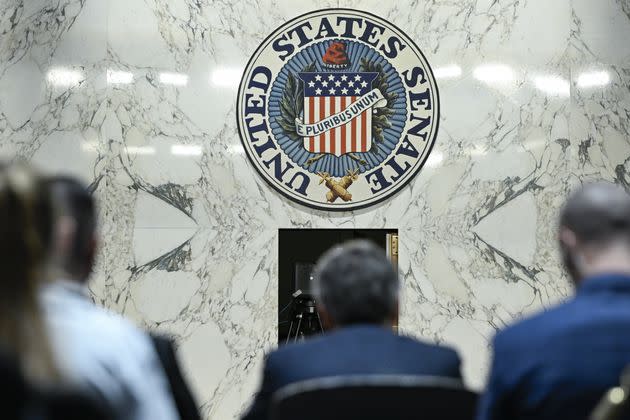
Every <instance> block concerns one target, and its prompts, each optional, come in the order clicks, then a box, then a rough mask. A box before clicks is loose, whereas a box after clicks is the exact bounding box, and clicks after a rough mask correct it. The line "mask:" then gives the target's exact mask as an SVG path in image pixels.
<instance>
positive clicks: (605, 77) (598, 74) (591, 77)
mask: <svg viewBox="0 0 630 420" xmlns="http://www.w3.org/2000/svg"><path fill="white" fill-rule="evenodd" d="M608 83H610V75H609V74H608V72H607V71H593V72H587V73H582V74H580V75H579V76H578V78H577V84H578V86H579V87H593V86H605V85H607V84H608Z"/></svg>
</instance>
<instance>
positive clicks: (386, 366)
mask: <svg viewBox="0 0 630 420" xmlns="http://www.w3.org/2000/svg"><path fill="white" fill-rule="evenodd" d="M359 374H404V375H434V376H444V377H452V378H457V379H461V374H460V360H459V356H458V355H457V353H456V352H455V351H454V350H451V349H449V348H445V347H439V346H436V345H431V344H425V343H421V342H419V341H416V340H413V339H411V338H408V337H404V336H399V335H397V334H395V333H394V332H392V331H390V330H388V329H386V328H383V327H379V326H368V325H361V326H353V327H347V328H342V329H339V330H336V331H334V332H332V333H329V334H325V335H323V336H321V337H317V338H311V339H309V340H306V341H304V342H302V343H299V344H289V345H287V346H284V347H281V348H280V349H278V350H276V351H274V352H272V353H270V354H269V355H268V356H267V358H266V360H265V368H264V373H263V382H262V386H261V389H260V391H259V393H258V394H257V395H256V398H255V400H254V403H253V405H252V406H251V408H250V410H249V412H248V413H247V414H246V415H245V416H244V417H243V419H244V420H265V419H267V418H268V417H267V416H268V411H269V408H270V404H271V397H272V395H273V393H274V392H275V391H277V390H278V389H280V388H282V387H283V386H285V385H288V384H291V383H294V382H299V381H302V380H307V379H313V378H321V377H327V376H338V375H359Z"/></svg>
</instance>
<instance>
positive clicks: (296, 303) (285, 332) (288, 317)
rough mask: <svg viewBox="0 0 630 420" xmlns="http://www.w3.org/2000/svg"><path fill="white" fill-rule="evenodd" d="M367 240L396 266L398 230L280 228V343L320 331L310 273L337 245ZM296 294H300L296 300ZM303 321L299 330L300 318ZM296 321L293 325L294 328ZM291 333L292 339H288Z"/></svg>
mask: <svg viewBox="0 0 630 420" xmlns="http://www.w3.org/2000/svg"><path fill="white" fill-rule="evenodd" d="M352 239H367V240H370V241H372V242H374V243H375V244H377V245H378V246H380V247H381V248H383V250H385V251H386V252H388V254H389V255H390V257H391V258H392V261H393V262H394V263H397V255H398V245H397V240H398V230H397V229H280V230H279V238H278V243H279V250H278V343H279V344H284V343H286V342H287V338H289V339H290V340H289V341H294V340H295V339H302V338H303V337H305V336H308V335H313V334H317V333H320V332H321V329H320V327H319V323H318V320H317V313H316V311H315V310H314V308H313V307H312V303H313V302H312V297H311V296H310V280H311V276H310V274H311V270H312V268H313V266H314V265H315V263H316V262H317V260H318V259H319V257H320V256H321V255H322V254H323V253H324V252H325V251H327V250H328V249H330V248H331V247H333V246H334V245H337V244H341V243H343V242H346V241H349V240H352ZM295 295H298V296H297V297H296V296H295ZM296 316H297V317H298V318H299V319H301V320H302V323H301V324H300V329H299V330H297V328H296V327H297V323H298V319H297V318H296ZM292 321H293V325H292ZM289 331H291V337H289Z"/></svg>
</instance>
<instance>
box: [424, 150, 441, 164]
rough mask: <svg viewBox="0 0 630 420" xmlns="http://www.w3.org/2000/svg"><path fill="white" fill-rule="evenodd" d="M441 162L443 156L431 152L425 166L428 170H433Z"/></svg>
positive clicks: (436, 152)
mask: <svg viewBox="0 0 630 420" xmlns="http://www.w3.org/2000/svg"><path fill="white" fill-rule="evenodd" d="M443 160H444V155H443V154H442V153H440V152H438V151H435V150H434V151H433V152H431V154H430V155H429V157H428V159H427V166H428V167H430V168H435V167H436V166H439V165H440V163H442V161H443Z"/></svg>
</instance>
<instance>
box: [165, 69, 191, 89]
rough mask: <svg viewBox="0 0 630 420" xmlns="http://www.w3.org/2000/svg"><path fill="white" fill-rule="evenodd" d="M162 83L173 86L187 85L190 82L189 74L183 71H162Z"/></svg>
mask: <svg viewBox="0 0 630 420" xmlns="http://www.w3.org/2000/svg"><path fill="white" fill-rule="evenodd" d="M160 83H164V84H165V85H173V86H186V85H187V84H188V75H187V74H182V73H168V72H165V73H160Z"/></svg>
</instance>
